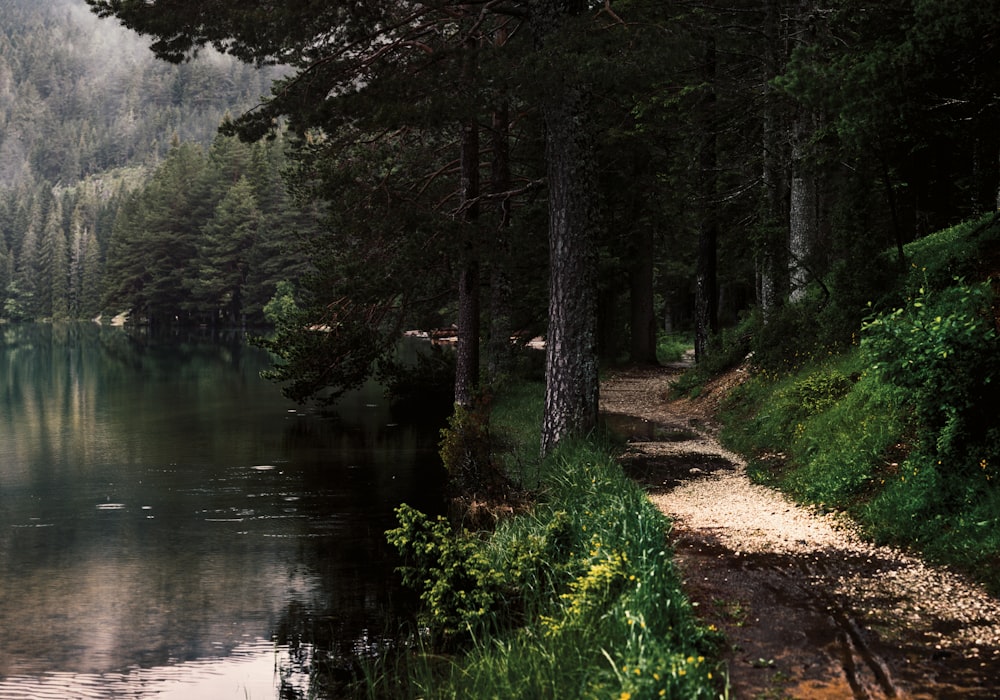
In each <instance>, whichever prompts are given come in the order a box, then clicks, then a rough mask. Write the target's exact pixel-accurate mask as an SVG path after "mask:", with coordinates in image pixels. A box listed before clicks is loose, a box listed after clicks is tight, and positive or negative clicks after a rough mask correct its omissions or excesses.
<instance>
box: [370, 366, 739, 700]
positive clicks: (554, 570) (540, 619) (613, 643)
mask: <svg viewBox="0 0 1000 700" xmlns="http://www.w3.org/2000/svg"><path fill="white" fill-rule="evenodd" d="M540 412H541V387H540V386H538V385H534V386H531V385H522V386H520V387H517V388H515V389H513V390H512V391H511V392H509V393H506V394H505V395H503V396H501V397H499V398H498V400H497V403H496V406H495V410H494V413H493V420H492V422H491V431H492V434H493V435H492V437H493V444H494V445H499V446H500V448H501V449H499V450H498V451H496V452H495V453H494V455H493V457H494V458H495V459H498V460H499V461H500V462H501V463H502V464H503V465H504V466H505V467H506V468H507V469H509V471H510V472H511V473H513V474H515V475H517V476H518V478H520V479H522V480H523V481H524V482H525V483H526V485H528V486H530V487H531V488H532V489H533V491H534V493H535V494H536V498H535V500H534V503H533V505H532V506H531V507H530V508H529V509H527V510H526V511H524V512H521V513H520V514H518V515H516V516H514V517H511V518H507V519H504V520H502V521H501V522H500V523H499V525H498V526H497V527H496V528H495V529H494V530H492V531H490V532H483V533H470V532H461V533H456V532H455V531H454V529H453V528H452V527H451V525H450V524H448V523H447V522H445V521H444V520H441V519H437V520H432V519H429V518H426V517H425V516H423V515H422V514H419V513H416V512H415V511H412V510H410V509H408V508H405V507H404V508H402V509H400V511H399V516H400V523H401V525H400V527H399V528H398V529H396V530H394V531H392V532H390V534H389V537H390V540H391V541H392V542H393V543H394V544H395V545H396V546H397V547H398V548H399V550H400V551H401V553H402V554H403V555H404V558H405V560H406V564H407V566H406V568H405V569H404V571H403V573H404V578H405V579H406V581H407V582H408V583H409V584H410V585H411V586H413V587H414V588H416V589H417V590H418V591H419V592H420V594H421V600H422V602H423V611H422V613H421V615H420V618H419V620H418V626H419V627H418V628H419V629H420V630H421V632H420V634H419V635H418V637H416V641H415V643H414V645H413V646H412V647H411V648H410V649H409V652H408V653H405V654H402V655H395V656H392V657H391V658H390V657H387V658H386V659H384V660H383V661H382V665H380V666H378V667H376V668H373V669H372V670H371V673H370V674H369V678H368V682H367V685H366V692H367V695H368V696H369V697H372V698H389V697H391V698H417V697H420V698H525V700H528V699H530V700H536V699H539V698H553V699H555V698H559V699H562V698H602V699H613V700H626V699H631V700H638V699H639V698H677V699H684V700H692V699H697V698H716V697H719V696H720V694H722V691H721V688H722V685H723V678H722V677H721V674H720V672H719V670H718V668H717V666H716V665H715V664H714V663H713V661H712V660H711V658H712V656H711V654H712V649H713V647H714V645H715V644H716V643H717V642H718V639H717V633H716V632H715V631H714V630H713V629H711V628H705V627H702V626H700V625H699V624H698V623H697V621H696V620H695V618H694V615H693V611H692V607H691V605H690V604H689V603H688V601H687V600H686V599H685V598H684V596H683V595H682V593H681V590H680V583H679V579H678V576H677V573H676V571H675V569H674V566H673V563H672V559H671V552H670V550H669V548H668V546H667V541H666V536H667V533H668V531H669V523H668V522H667V521H666V519H665V518H664V517H663V516H662V515H661V514H660V513H659V512H658V511H657V510H656V509H655V508H654V507H653V506H652V504H651V503H650V502H649V500H648V499H647V498H646V495H645V493H644V492H643V491H642V490H641V489H640V488H638V487H637V486H636V485H635V484H634V483H633V482H631V481H630V480H629V479H627V478H626V477H625V476H624V474H623V473H622V470H621V468H620V466H619V465H618V464H617V463H616V462H615V461H614V459H613V458H612V456H611V450H610V449H609V446H608V445H606V444H602V443H601V442H600V441H598V440H594V441H589V442H582V443H578V444H575V445H571V446H567V447H565V448H563V449H561V450H559V452H558V454H555V455H553V456H552V457H550V458H548V459H546V460H544V461H539V460H538V459H537V458H536V457H535V456H534V455H537V453H538V434H537V426H538V425H539V424H540Z"/></svg>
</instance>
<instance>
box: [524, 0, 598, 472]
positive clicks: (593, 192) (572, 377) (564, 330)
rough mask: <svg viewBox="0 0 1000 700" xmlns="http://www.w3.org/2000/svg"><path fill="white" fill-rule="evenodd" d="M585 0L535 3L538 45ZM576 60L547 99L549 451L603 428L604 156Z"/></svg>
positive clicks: (545, 424) (545, 44)
mask: <svg viewBox="0 0 1000 700" xmlns="http://www.w3.org/2000/svg"><path fill="white" fill-rule="evenodd" d="M586 9H587V3H586V2H584V0H537V2H535V3H533V5H532V8H531V25H532V27H531V28H532V31H533V32H534V35H535V42H536V46H537V48H538V50H539V51H541V52H550V53H551V54H552V55H554V56H556V57H558V58H559V59H561V60H562V61H566V56H565V55H561V53H560V51H559V50H552V51H549V50H550V49H552V47H551V44H552V43H553V42H554V41H557V40H558V37H555V36H554V35H556V34H557V33H558V32H559V30H560V29H562V28H563V26H564V25H565V24H566V20H567V19H569V18H570V16H572V15H576V14H579V13H582V12H585V11H586ZM574 68H575V67H574V66H571V65H566V66H564V69H563V70H562V72H561V74H560V76H559V78H560V79H559V80H557V81H554V84H553V86H552V87H553V89H552V90H551V91H550V92H548V93H547V94H546V96H545V98H544V99H543V100H542V116H543V119H544V122H545V161H546V174H547V179H548V189H549V203H548V204H549V327H548V333H547V334H546V338H545V340H546V347H545V407H544V409H543V416H542V435H541V438H542V439H541V451H542V454H548V453H549V452H551V451H552V450H553V448H555V446H556V445H557V444H558V443H560V442H561V441H563V440H565V439H567V438H570V437H573V436H576V435H584V434H586V433H588V432H590V431H591V430H593V429H594V428H595V427H596V426H597V406H598V392H599V384H598V355H597V260H598V258H597V240H598V231H599V226H600V223H599V207H598V201H599V195H600V190H599V187H598V177H597V154H596V149H595V145H594V139H593V134H591V133H590V124H589V122H588V119H587V99H586V97H585V95H584V91H583V89H582V86H581V85H580V84H579V81H580V80H581V78H580V77H579V76H577V75H574Z"/></svg>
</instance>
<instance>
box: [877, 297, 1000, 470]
mask: <svg viewBox="0 0 1000 700" xmlns="http://www.w3.org/2000/svg"><path fill="white" fill-rule="evenodd" d="M992 301H993V295H992V292H991V290H990V286H989V283H980V284H974V285H968V284H965V283H963V282H961V281H960V280H956V284H955V285H954V286H953V287H949V288H947V289H943V290H941V291H933V292H932V291H930V290H928V289H926V288H920V289H919V290H918V296H916V297H914V298H913V299H911V300H910V302H909V304H908V305H907V306H905V307H901V308H898V309H896V310H895V311H892V312H891V313H888V314H885V315H882V316H878V317H876V318H874V319H873V320H872V321H871V322H870V323H869V324H868V325H866V326H865V329H864V338H863V340H862V350H863V351H864V353H865V355H866V357H867V358H868V359H869V361H870V363H871V371H872V373H873V374H874V375H875V377H876V378H877V379H879V380H880V381H882V382H884V383H886V384H890V385H892V386H896V387H899V388H900V389H902V390H905V391H906V392H907V394H908V396H909V397H910V401H912V403H913V406H914V409H915V411H916V417H917V420H918V422H919V424H920V429H921V436H922V441H921V447H922V448H923V449H924V450H925V451H927V452H928V453H929V454H933V455H934V456H935V457H936V458H937V460H938V461H939V462H940V463H941V464H943V465H945V466H946V468H953V469H968V468H970V467H972V466H973V465H975V464H976V463H978V460H979V459H981V458H983V457H986V458H995V457H997V456H1000V451H998V448H1000V443H998V441H997V437H998V436H997V434H996V430H995V428H993V426H992V423H993V417H992V415H991V412H989V411H985V410H984V407H986V406H995V405H996V403H995V402H996V400H997V398H1000V391H998V390H1000V342H998V337H997V332H996V329H995V326H994V323H993V320H992V314H991V309H992Z"/></svg>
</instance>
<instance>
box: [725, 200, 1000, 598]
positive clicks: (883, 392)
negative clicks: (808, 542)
mask: <svg viewBox="0 0 1000 700" xmlns="http://www.w3.org/2000/svg"><path fill="white" fill-rule="evenodd" d="M998 228H1000V227H998V226H997V224H996V222H995V221H994V220H993V219H992V218H991V219H988V220H984V221H979V222H971V223H968V224H965V225H962V226H958V227H955V228H953V229H949V230H947V231H943V232H941V233H939V234H936V235H933V236H929V237H927V238H924V239H921V240H919V241H917V242H916V243H914V244H911V245H910V246H908V247H907V249H906V255H907V272H906V273H905V274H902V275H900V277H899V278H898V280H897V281H896V282H895V283H894V284H893V285H891V286H890V287H889V288H888V289H887V290H886V292H885V293H884V294H883V295H882V296H881V297H880V298H879V299H876V300H875V301H874V302H873V304H872V306H871V307H870V311H869V315H868V317H867V318H866V319H865V322H864V323H863V324H862V325H861V326H860V327H859V328H858V329H857V331H856V333H855V335H854V339H853V342H852V343H850V344H847V343H845V344H843V345H842V346H841V347H828V348H826V349H817V348H816V347H810V348H807V349H806V350H804V351H802V352H799V353H797V354H786V357H785V361H786V364H785V365H784V366H781V365H777V363H774V364H772V366H771V367H761V366H760V365H759V364H758V366H757V367H756V368H755V371H754V372H753V376H752V378H751V379H750V380H749V381H748V382H746V383H745V384H744V385H743V386H742V387H740V388H739V389H738V390H737V391H736V392H735V393H734V394H733V396H732V397H731V399H730V402H729V406H728V412H727V414H726V415H725V416H724V423H725V426H726V427H725V429H724V431H723V435H722V437H723V440H724V441H725V442H726V443H727V444H728V446H729V447H731V448H733V449H736V450H738V451H740V452H742V453H744V454H746V455H748V456H749V457H750V458H751V471H752V473H753V474H754V475H755V477H756V478H757V479H759V480H761V481H764V482H768V483H771V484H774V485H776V486H778V487H780V488H781V489H782V490H785V491H787V492H789V493H791V494H792V495H794V496H795V497H797V498H799V499H800V500H802V501H805V502H808V503H813V504H819V505H821V506H823V507H825V508H828V509H836V510H843V511H846V512H847V513H849V514H850V515H851V516H853V517H854V519H856V520H857V522H858V523H860V524H861V525H862V527H863V528H864V529H865V531H866V532H867V533H868V534H869V535H870V536H871V537H872V538H873V539H874V540H876V541H878V542H882V543H892V544H896V545H900V546H904V547H912V548H915V549H917V550H919V551H920V552H922V553H923V554H924V555H925V556H926V557H928V558H929V559H931V560H933V561H937V562H940V563H945V564H949V565H954V566H957V567H960V568H962V569H965V570H967V571H969V572H971V573H972V574H973V575H975V576H976V577H978V578H979V579H980V580H982V581H983V582H985V583H986V584H987V585H988V586H989V587H990V588H991V590H992V591H993V592H994V593H1000V567H997V564H998V563H1000V425H998V423H997V421H996V418H995V416H996V406H997V405H998V404H997V400H998V399H1000V341H998V336H997V330H996V328H997V315H996V308H997V306H996V300H995V297H994V294H993V291H992V288H991V285H990V282H989V281H988V280H989V278H990V277H991V276H992V275H993V274H994V273H995V272H996V270H994V269H993V268H992V265H993V263H994V262H995V261H996V260H997V252H998V251H1000V244H998V241H1000V230H998Z"/></svg>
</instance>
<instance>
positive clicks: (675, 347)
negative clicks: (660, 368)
mask: <svg viewBox="0 0 1000 700" xmlns="http://www.w3.org/2000/svg"><path fill="white" fill-rule="evenodd" d="M693 350H694V343H693V342H692V340H691V337H690V336H689V335H687V334H680V333H664V332H662V331H660V332H659V333H657V334H656V359H657V361H658V362H661V363H670V362H680V361H681V360H683V359H684V356H685V355H686V354H687V353H688V352H690V351H693Z"/></svg>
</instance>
